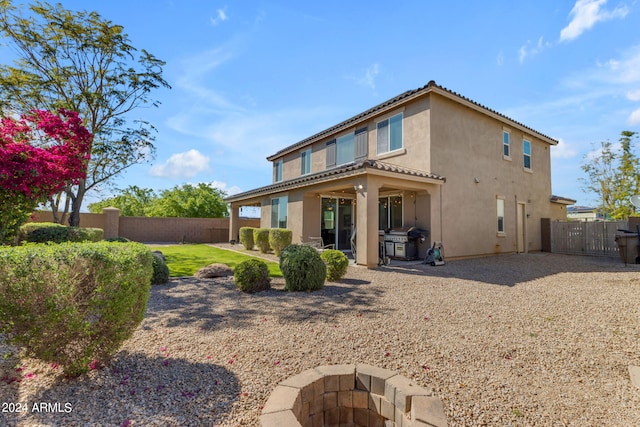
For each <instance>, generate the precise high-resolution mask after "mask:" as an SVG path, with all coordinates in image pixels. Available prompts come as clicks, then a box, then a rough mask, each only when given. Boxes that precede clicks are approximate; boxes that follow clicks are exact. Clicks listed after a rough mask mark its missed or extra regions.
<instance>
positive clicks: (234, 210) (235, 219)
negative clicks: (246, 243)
mask: <svg viewBox="0 0 640 427" xmlns="http://www.w3.org/2000/svg"><path fill="white" fill-rule="evenodd" d="M229 210H230V212H229V241H231V240H235V241H236V242H237V241H238V238H239V235H240V206H239V205H237V204H234V203H231V205H230V206H229Z"/></svg>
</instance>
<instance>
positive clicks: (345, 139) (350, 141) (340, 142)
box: [336, 132, 355, 165]
mask: <svg viewBox="0 0 640 427" xmlns="http://www.w3.org/2000/svg"><path fill="white" fill-rule="evenodd" d="M354 143H355V134H354V133H353V132H351V133H349V134H347V135H344V136H341V137H340V138H337V139H336V150H337V151H336V164H337V165H343V164H345V163H351V162H353V159H354V155H353V153H354V151H353V149H354V145H355V144H354Z"/></svg>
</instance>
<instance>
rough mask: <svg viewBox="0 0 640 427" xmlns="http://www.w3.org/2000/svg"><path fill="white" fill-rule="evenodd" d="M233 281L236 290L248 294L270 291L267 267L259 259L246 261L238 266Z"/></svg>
mask: <svg viewBox="0 0 640 427" xmlns="http://www.w3.org/2000/svg"><path fill="white" fill-rule="evenodd" d="M233 279H234V281H235V283H236V286H237V287H238V289H240V290H241V291H242V292H247V293H249V294H251V293H254V292H260V291H265V290H267V289H271V278H270V277H269V267H267V264H266V263H265V262H264V261H262V260H259V259H255V258H253V259H248V260H245V261H242V262H241V263H240V264H238V265H237V266H236V268H235V271H234V273H233Z"/></svg>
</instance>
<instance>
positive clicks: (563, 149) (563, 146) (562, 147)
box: [551, 138, 578, 159]
mask: <svg viewBox="0 0 640 427" xmlns="http://www.w3.org/2000/svg"><path fill="white" fill-rule="evenodd" d="M577 154H578V150H576V149H575V148H573V147H572V146H571V145H569V144H568V143H567V142H566V141H565V140H564V139H562V138H559V139H558V145H556V146H555V147H551V158H552V159H570V158H572V157H575V156H576V155H577Z"/></svg>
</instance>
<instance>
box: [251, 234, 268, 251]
mask: <svg viewBox="0 0 640 427" xmlns="http://www.w3.org/2000/svg"><path fill="white" fill-rule="evenodd" d="M253 242H254V243H255V244H256V246H257V247H258V249H260V252H262V253H263V254H266V253H267V252H269V250H270V249H271V247H270V246H269V229H268V228H254V229H253Z"/></svg>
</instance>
